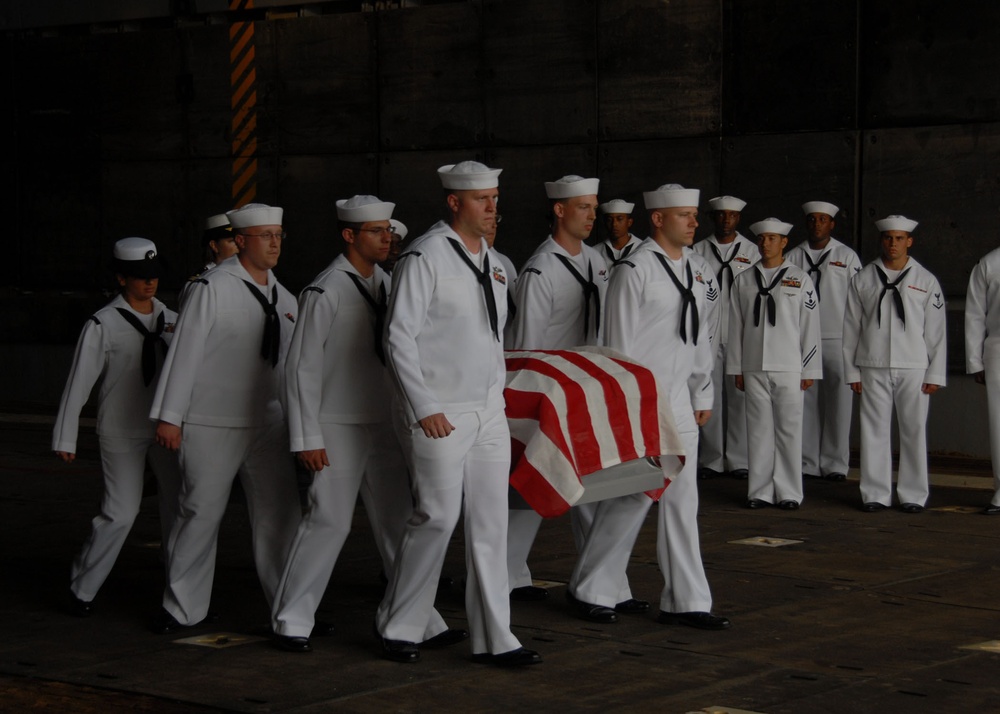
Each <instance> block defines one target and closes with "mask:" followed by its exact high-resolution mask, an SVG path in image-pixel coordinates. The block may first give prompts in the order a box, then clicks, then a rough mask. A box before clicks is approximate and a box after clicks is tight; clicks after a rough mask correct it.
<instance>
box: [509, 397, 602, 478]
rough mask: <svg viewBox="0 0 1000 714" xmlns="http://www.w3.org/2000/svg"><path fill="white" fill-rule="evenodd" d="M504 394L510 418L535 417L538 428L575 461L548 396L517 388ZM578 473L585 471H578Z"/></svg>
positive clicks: (571, 460) (568, 458) (557, 413)
mask: <svg viewBox="0 0 1000 714" xmlns="http://www.w3.org/2000/svg"><path fill="white" fill-rule="evenodd" d="M503 396H504V400H505V401H506V402H507V408H506V413H507V418H508V419H533V420H534V421H537V422H538V430H539V431H540V432H542V433H543V434H544V435H545V437H546V438H547V439H548V440H549V441H551V442H552V443H553V444H554V445H555V447H556V448H557V449H559V451H561V452H562V453H563V454H564V455H565V456H566V460H567V461H569V462H570V463H573V452H572V451H571V450H570V448H569V444H568V443H566V435H565V434H563V431H562V429H560V428H559V410H558V409H556V407H555V405H554V404H552V402H551V401H549V398H548V397H546V396H545V395H544V394H541V393H540V392H522V391H519V390H516V389H505V390H504V392H503ZM597 468H600V466H598V467H597ZM595 471H596V469H595ZM577 473H578V474H579V473H584V472H581V471H577ZM585 473H590V472H589V471H587V472H585Z"/></svg>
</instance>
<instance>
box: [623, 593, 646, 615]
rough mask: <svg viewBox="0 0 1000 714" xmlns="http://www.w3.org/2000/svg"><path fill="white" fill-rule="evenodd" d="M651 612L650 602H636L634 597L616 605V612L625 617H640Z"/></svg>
mask: <svg viewBox="0 0 1000 714" xmlns="http://www.w3.org/2000/svg"><path fill="white" fill-rule="evenodd" d="M648 610H649V600H636V599H635V598H634V597H631V598H629V599H628V600H623V601H622V602H620V603H618V604H617V605H615V612H620V613H621V614H623V615H639V614H641V613H643V612H647V611H648Z"/></svg>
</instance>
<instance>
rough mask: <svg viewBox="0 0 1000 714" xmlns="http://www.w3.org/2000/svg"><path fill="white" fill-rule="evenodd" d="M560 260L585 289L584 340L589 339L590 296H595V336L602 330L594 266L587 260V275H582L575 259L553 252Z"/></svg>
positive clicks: (599, 298) (599, 297) (599, 300)
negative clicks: (575, 264) (574, 262)
mask: <svg viewBox="0 0 1000 714" xmlns="http://www.w3.org/2000/svg"><path fill="white" fill-rule="evenodd" d="M553 255H554V256H555V257H557V258H558V259H559V262H560V263H562V264H563V265H565V266H566V270H568V271H569V272H570V275H572V276H573V278H574V279H576V282H578V283H580V287H581V288H582V289H583V340H584V342H586V341H587V333H588V332H589V331H590V298H591V297H593V298H594V336H595V337H596V336H597V334H598V333H599V332H600V331H601V294H600V293H599V292H598V290H597V286H596V285H595V284H594V266H593V265H591V264H590V261H587V277H586V278H585V277H583V276H582V275H580V272H579V271H578V270H577V269H576V266H574V265H573V261H572V260H570V259H569V258H567V257H566V256H565V255H563V254H562V253H553Z"/></svg>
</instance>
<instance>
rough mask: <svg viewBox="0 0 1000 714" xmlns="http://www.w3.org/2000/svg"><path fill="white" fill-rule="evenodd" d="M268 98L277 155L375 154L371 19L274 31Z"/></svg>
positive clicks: (290, 24)
mask: <svg viewBox="0 0 1000 714" xmlns="http://www.w3.org/2000/svg"><path fill="white" fill-rule="evenodd" d="M274 28H275V34H274V43H275V47H274V59H275V63H276V69H275V74H276V78H277V82H276V86H275V91H274V94H273V98H274V104H273V107H272V112H273V114H274V121H275V130H276V139H277V142H278V149H279V151H280V152H281V153H282V154H312V153H327V152H330V153H333V152H358V151H377V150H378V137H377V131H378V94H377V92H376V87H375V66H376V61H377V53H376V48H375V45H374V42H375V28H374V20H373V19H372V16H371V15H368V14H361V13H353V14H347V15H331V16H329V17H321V18H315V19H313V20H311V21H309V22H300V21H284V22H276V23H274Z"/></svg>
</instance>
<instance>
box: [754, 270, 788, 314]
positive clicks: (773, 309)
mask: <svg viewBox="0 0 1000 714" xmlns="http://www.w3.org/2000/svg"><path fill="white" fill-rule="evenodd" d="M787 272H788V267H787V266H785V267H784V268H782V269H781V270H779V271H778V274H777V275H775V276H774V280H772V281H771V284H770V285H768V286H767V287H764V277H763V276H762V275H761V273H760V270H759V269H758V270H754V271H753V275H754V277H755V278H757V298H756V299H755V300H754V301H753V326H754V327H757V326H759V325H760V310H761V298H762V297H766V298H767V321H768V322H770V323H771V327H774V323H775V322H776V321H777V311H778V307H777V305H776V304H775V302H774V296H773V295H771V291H772V290H774V288H775V287H776V286H777V285H778V283H780V282H781V279H782V278H783V277H785V273H787Z"/></svg>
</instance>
